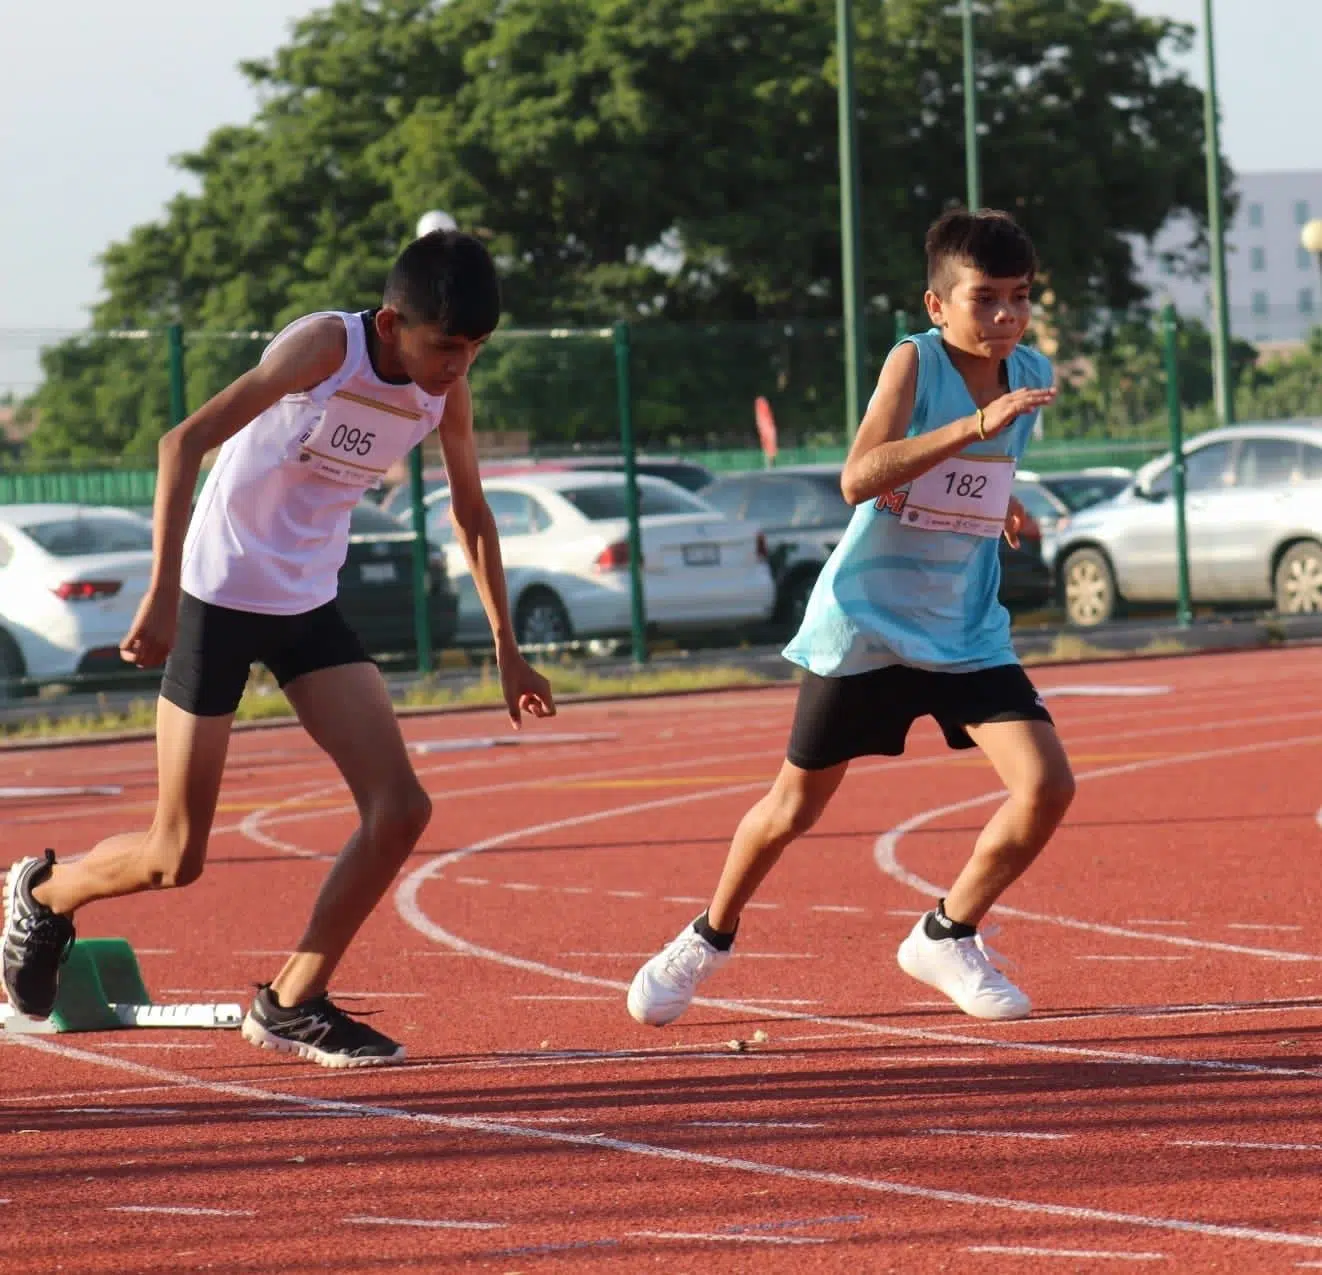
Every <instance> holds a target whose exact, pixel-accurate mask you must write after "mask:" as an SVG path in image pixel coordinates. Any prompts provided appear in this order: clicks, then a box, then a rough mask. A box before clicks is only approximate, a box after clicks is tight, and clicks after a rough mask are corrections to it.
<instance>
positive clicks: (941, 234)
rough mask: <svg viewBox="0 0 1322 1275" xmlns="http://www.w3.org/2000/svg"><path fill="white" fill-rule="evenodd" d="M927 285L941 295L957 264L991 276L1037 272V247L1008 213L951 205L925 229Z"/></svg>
mask: <svg viewBox="0 0 1322 1275" xmlns="http://www.w3.org/2000/svg"><path fill="white" fill-rule="evenodd" d="M926 248H927V286H928V287H929V288H931V290H932V291H933V292H935V293H936V294H937V296H939V297H944V296H946V295H947V293H948V292H949V290H950V287H951V285H952V284H953V282H954V271H955V267H957V266H972V267H973V268H974V269H975V270H981V271H982V272H983V274H987V275H990V276H991V277H992V278H993V279H1017V278H1020V277H1025V278H1027V279H1028V281H1029V282H1030V283H1031V282H1032V281H1033V278H1034V276H1035V275H1036V274H1037V251H1036V249H1034V247H1033V241H1032V240H1031V239H1030V238H1029V237H1028V233H1027V231H1025V230H1024V228H1023V227H1022V226H1020V225H1019V223H1018V222H1017V221H1015V219H1014V218H1013V217H1011V216H1010V214H1009V213H1005V212H998V211H996V210H995V209H983V210H982V211H981V212H976V213H974V212H969V210H968V209H967V208H952V209H950V210H949V211H948V212H945V213H942V214H941V216H940V217H938V218H937V219H936V221H934V222H933V223H932V225H931V226H930V227H929V228H928V231H927V243H926Z"/></svg>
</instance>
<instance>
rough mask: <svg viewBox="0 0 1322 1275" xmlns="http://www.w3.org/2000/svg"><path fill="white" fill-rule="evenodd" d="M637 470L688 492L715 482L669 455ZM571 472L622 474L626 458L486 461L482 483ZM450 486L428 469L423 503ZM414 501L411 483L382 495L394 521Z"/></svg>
mask: <svg viewBox="0 0 1322 1275" xmlns="http://www.w3.org/2000/svg"><path fill="white" fill-rule="evenodd" d="M634 468H635V470H636V471H637V472H638V473H639V474H640V475H644V476H646V477H649V478H665V479H668V480H669V481H670V482H672V483H675V484H677V485H678V486H680V487H683V488H684V490H685V491H701V490H702V488H704V487H706V486H707V484H708V483H710V482H711V481H712V479H713V478H714V477H715V475H714V474H713V473H712V471H711V470H710V469H708V468H707V466H706V465H699V464H698V463H697V462H696V461H690V460H680V459H678V458H676V457H667V456H639V457H638V458H637V459H636V460H635V462H634ZM570 471H588V472H603V473H622V472H623V471H624V457H623V456H560V457H550V458H547V459H538V460H534V459H531V458H529V459H526V460H519V459H513V460H493V461H483V463H482V465H481V473H482V478H483V480H486V479H488V478H513V477H515V476H517V475H521V474H560V473H567V472H570ZM449 484H450V480H449V478H448V477H447V476H446V473H445V470H444V469H442V468H436V469H428V470H426V471H425V472H424V473H423V476H422V491H423V500H424V501H425V500H427V499H428V498H429V497H431V496H434V495H435V494H436V493H437V492H438V491H442V490H444V489H445V488H446V487H448V486H449ZM411 500H412V493H411V492H410V489H409V485H408V483H400V484H399V485H398V486H396V487H393V488H391V490H390V491H388V492H387V493H385V495H384V496H382V498H381V501H380V505H381V508H382V509H384V510H385V511H386V512H387V513H388V514H390V516H391V517H392V518H399V517H401V516H403V515H406V514H407V511H408V509H409V508H410V502H411Z"/></svg>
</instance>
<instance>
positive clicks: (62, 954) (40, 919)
mask: <svg viewBox="0 0 1322 1275" xmlns="http://www.w3.org/2000/svg"><path fill="white" fill-rule="evenodd" d="M19 929H20V930H21V932H22V934H23V946H24V947H25V948H26V949H27V950H28V951H29V952H31V953H33V954H35V955H38V956H46V955H49V954H51V953H58V955H59V958H60V964H61V965H63V964H64V962H65V961H67V960H68V959H69V953H70V952H71V951H73V933H72V930H71V929H70V928H69V927H68V926H67V925H62V924H61V923H60V918H58V917H53V916H43V915H41V914H40V913H38V914H36V915H32V916H28V917H26V918H24V920H23V921H22V922H21V923H20V925H19Z"/></svg>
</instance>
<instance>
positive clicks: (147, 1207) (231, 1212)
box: [106, 1204, 257, 1217]
mask: <svg viewBox="0 0 1322 1275" xmlns="http://www.w3.org/2000/svg"><path fill="white" fill-rule="evenodd" d="M106 1212H107V1213H165V1214H168V1215H170V1216H172V1217H256V1216H257V1214H256V1213H255V1212H254V1211H253V1210H252V1209H207V1208H202V1207H200V1206H198V1207H194V1206H191V1205H184V1204H112V1205H110V1206H109V1207H108V1208H107V1209H106Z"/></svg>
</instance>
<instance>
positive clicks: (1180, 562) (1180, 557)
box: [1161, 301, 1193, 627]
mask: <svg viewBox="0 0 1322 1275" xmlns="http://www.w3.org/2000/svg"><path fill="white" fill-rule="evenodd" d="M1161 334H1162V344H1163V346H1164V348H1165V355H1166V413H1167V416H1168V417H1169V419H1170V433H1171V499H1172V500H1174V501H1175V558H1176V563H1177V566H1178V570H1179V583H1178V588H1179V595H1178V601H1177V603H1176V609H1175V618H1176V621H1177V622H1178V623H1179V624H1180V626H1181V627H1184V626H1187V625H1188V624H1189V623H1190V622H1191V621H1192V619H1193V612H1192V609H1191V607H1190V605H1189V535H1188V528H1187V526H1186V524H1185V520H1184V418H1183V413H1182V410H1181V406H1180V363H1179V349H1178V346H1177V343H1176V325H1175V306H1174V305H1172V304H1171V303H1170V302H1169V301H1168V302H1166V304H1165V305H1164V306H1162V308H1161Z"/></svg>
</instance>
